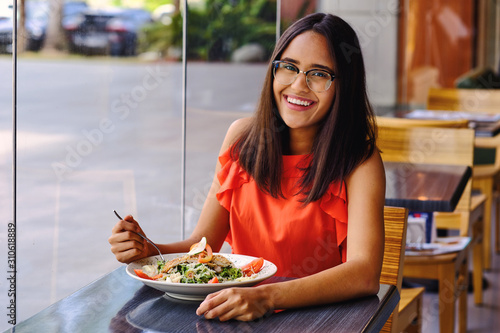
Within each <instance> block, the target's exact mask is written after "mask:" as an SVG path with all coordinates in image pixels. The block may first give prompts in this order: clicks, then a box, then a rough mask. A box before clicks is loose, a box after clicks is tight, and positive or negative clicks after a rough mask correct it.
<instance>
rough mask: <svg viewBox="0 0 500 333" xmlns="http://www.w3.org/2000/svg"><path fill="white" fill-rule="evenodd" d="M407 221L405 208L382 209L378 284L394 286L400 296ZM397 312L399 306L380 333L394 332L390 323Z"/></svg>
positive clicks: (395, 318)
mask: <svg viewBox="0 0 500 333" xmlns="http://www.w3.org/2000/svg"><path fill="white" fill-rule="evenodd" d="M407 221H408V210H407V209H406V208H402V207H388V206H386V207H384V228H385V246H384V260H383V263H382V274H381V275H380V283H383V284H392V285H394V286H396V287H397V288H398V291H399V293H400V294H401V284H402V280H403V262H404V253H405V246H406V225H407ZM398 310H399V305H398V306H397V307H396V309H395V310H394V311H393V314H392V315H391V317H390V318H389V320H388V321H387V322H386V324H385V326H384V328H383V329H382V332H391V331H393V330H394V328H393V326H394V327H395V326H397V325H392V323H393V322H396V321H397V313H398Z"/></svg>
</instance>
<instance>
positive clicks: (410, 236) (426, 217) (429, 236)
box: [406, 212, 437, 244]
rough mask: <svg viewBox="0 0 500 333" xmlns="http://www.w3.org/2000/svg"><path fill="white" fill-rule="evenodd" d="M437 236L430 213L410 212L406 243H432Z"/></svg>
mask: <svg viewBox="0 0 500 333" xmlns="http://www.w3.org/2000/svg"><path fill="white" fill-rule="evenodd" d="M436 238H437V230H436V224H435V223H434V219H433V218H432V213H421V212H410V213H409V214H408V229H407V231H406V244H423V243H433V242H435V241H436Z"/></svg>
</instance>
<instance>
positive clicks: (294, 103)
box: [283, 95, 316, 111]
mask: <svg viewBox="0 0 500 333" xmlns="http://www.w3.org/2000/svg"><path fill="white" fill-rule="evenodd" d="M283 98H284V99H285V101H286V105H287V107H288V108H289V109H292V110H295V111H306V110H309V109H310V108H311V107H312V106H313V105H314V104H315V103H316V102H314V101H313V100H311V99H308V98H304V97H299V96H295V95H283Z"/></svg>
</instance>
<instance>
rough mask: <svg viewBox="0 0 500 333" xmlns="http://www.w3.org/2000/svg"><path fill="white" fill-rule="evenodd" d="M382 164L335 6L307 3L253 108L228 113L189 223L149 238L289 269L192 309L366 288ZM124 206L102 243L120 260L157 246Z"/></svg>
mask: <svg viewBox="0 0 500 333" xmlns="http://www.w3.org/2000/svg"><path fill="white" fill-rule="evenodd" d="M384 195H385V173H384V169H383V164H382V161H381V158H380V155H379V152H378V150H377V149H376V146H375V124H374V116H373V112H372V109H371V107H370V104H369V102H368V99H367V95H366V87H365V71H364V64H363V58H362V55H361V51H360V46H359V42H358V39H357V37H356V34H355V32H354V31H353V29H352V28H351V27H350V26H349V25H348V24H347V23H346V22H344V21H343V20H342V19H340V18H339V17H336V16H333V15H329V14H321V13H318V14H312V15H309V16H307V17H305V18H303V19H301V20H299V21H297V22H296V23H295V24H293V25H292V26H291V27H290V28H289V29H287V31H286V32H285V33H284V34H283V36H282V37H281V38H280V40H279V41H278V43H277V45H276V48H275V51H274V53H273V55H272V61H271V62H270V64H269V68H268V72H267V77H266V81H265V83H264V87H263V90H262V94H261V98H260V101H259V105H258V107H257V111H256V114H255V115H254V116H253V117H251V118H246V119H240V120H238V121H236V122H234V123H233V124H232V125H231V126H230V128H229V130H228V132H227V135H226V137H225V140H224V142H223V144H222V148H221V150H220V157H219V163H218V164H217V168H216V176H215V177H214V181H213V184H212V188H211V190H210V193H209V195H208V197H207V199H206V202H205V204H204V207H203V209H202V212H201V216H200V219H199V221H198V224H197V226H196V228H195V230H194V231H193V233H192V235H191V236H190V237H189V238H188V239H186V240H184V241H181V242H177V243H173V244H164V245H158V246H159V248H160V250H161V251H162V252H163V253H177V252H187V251H188V250H189V247H190V245H191V244H193V243H196V242H198V241H199V240H200V239H201V238H202V237H203V236H205V237H206V238H207V240H208V243H209V244H210V245H211V246H212V248H213V249H214V251H217V250H219V249H220V247H221V246H222V244H223V242H224V241H225V240H226V241H228V242H229V244H230V245H231V246H232V251H233V253H236V254H245V255H252V256H258V257H264V258H266V259H267V260H270V261H271V262H273V263H275V264H276V265H277V266H278V273H277V275H278V276H287V277H296V278H297V279H292V280H289V281H286V282H281V283H274V284H265V285H262V286H258V287H255V288H230V289H224V290H222V291H220V292H217V293H214V294H211V295H209V296H207V297H206V299H205V301H203V302H202V303H201V304H200V306H199V308H198V310H197V313H198V314H199V315H204V316H205V317H206V318H209V319H210V318H217V317H218V318H219V319H220V320H228V319H238V320H253V319H255V318H258V317H260V316H263V315H264V314H266V313H268V312H270V311H272V310H274V309H286V308H293V307H303V306H309V305H317V304H324V303H331V302H338V301H343V300H346V299H350V298H356V297H362V296H367V295H372V294H375V293H377V291H378V288H379V278H380V271H381V265H382V257H383V247H384V228H383V206H384ZM129 231H142V230H141V229H140V226H139V225H138V223H137V222H136V221H135V220H134V219H133V218H132V217H131V216H127V217H126V218H125V220H123V221H120V222H118V223H117V224H116V225H115V227H114V228H113V231H112V235H111V237H110V238H109V242H110V244H111V250H112V252H113V253H114V254H115V256H116V258H117V259H118V260H119V261H121V262H124V263H128V262H131V261H133V260H137V259H139V258H142V257H146V256H150V255H154V254H156V251H155V250H154V249H153V248H152V247H150V246H149V245H148V244H147V243H145V242H144V241H143V240H142V239H141V238H140V237H139V236H136V235H135V234H133V233H131V232H129Z"/></svg>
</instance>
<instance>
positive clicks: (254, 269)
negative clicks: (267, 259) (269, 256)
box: [241, 257, 264, 276]
mask: <svg viewBox="0 0 500 333" xmlns="http://www.w3.org/2000/svg"><path fill="white" fill-rule="evenodd" d="M263 265H264V258H262V257H260V258H257V259H254V260H252V261H250V262H249V263H248V264H246V265H244V266H242V267H241V271H242V272H243V275H244V276H251V275H253V274H255V273H258V272H260V270H261V269H262V266H263Z"/></svg>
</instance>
